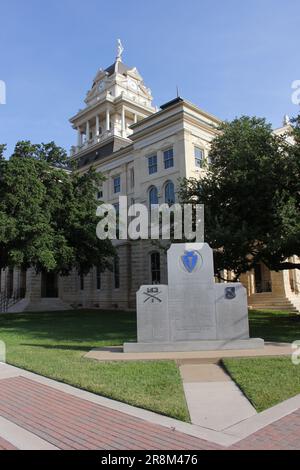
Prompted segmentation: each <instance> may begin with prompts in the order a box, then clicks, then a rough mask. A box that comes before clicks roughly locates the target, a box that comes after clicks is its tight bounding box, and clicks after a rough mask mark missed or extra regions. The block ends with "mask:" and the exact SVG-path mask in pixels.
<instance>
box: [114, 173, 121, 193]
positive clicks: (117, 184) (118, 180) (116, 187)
mask: <svg viewBox="0 0 300 470" xmlns="http://www.w3.org/2000/svg"><path fill="white" fill-rule="evenodd" d="M120 191H121V176H116V177H115V178H114V193H115V194H117V193H119V192H120Z"/></svg>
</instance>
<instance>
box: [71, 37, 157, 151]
mask: <svg viewBox="0 0 300 470" xmlns="http://www.w3.org/2000/svg"><path fill="white" fill-rule="evenodd" d="M123 51H124V48H123V46H122V43H121V41H120V40H118V48H117V57H116V60H115V62H114V63H113V64H112V65H110V66H109V67H108V68H106V69H104V70H103V69H100V70H99V71H98V72H97V74H96V76H95V78H94V80H93V83H92V87H91V89H90V90H89V91H88V92H87V95H86V98H85V108H84V109H83V110H79V112H78V113H77V114H76V115H75V116H74V117H72V118H71V120H70V122H71V123H72V125H73V128H74V129H76V130H77V134H78V137H77V145H76V146H74V147H72V150H71V156H72V157H73V158H76V159H77V158H78V159H80V158H82V156H83V155H86V154H87V153H88V154H90V153H91V152H93V151H94V150H96V149H98V148H99V147H102V146H103V145H104V144H108V143H111V142H112V143H113V145H112V146H111V150H112V151H115V150H117V149H118V148H120V147H124V146H126V145H128V144H129V143H130V135H131V134H132V130H131V129H130V126H131V125H132V124H136V123H137V122H139V121H140V120H142V119H144V118H146V117H148V116H150V115H151V114H153V113H154V112H155V111H156V109H155V108H154V107H153V106H152V101H153V98H152V94H151V90H150V89H149V88H147V87H146V85H145V84H144V81H143V78H142V77H141V75H140V73H139V72H138V70H137V68H136V67H129V66H128V65H126V64H124V63H123V60H122V54H123Z"/></svg>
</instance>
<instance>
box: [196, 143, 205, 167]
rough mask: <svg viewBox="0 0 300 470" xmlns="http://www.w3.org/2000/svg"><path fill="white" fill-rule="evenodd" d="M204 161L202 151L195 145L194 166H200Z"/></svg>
mask: <svg viewBox="0 0 300 470" xmlns="http://www.w3.org/2000/svg"><path fill="white" fill-rule="evenodd" d="M203 163H204V151H203V149H200V148H199V147H195V166H196V167H197V168H202V167H203Z"/></svg>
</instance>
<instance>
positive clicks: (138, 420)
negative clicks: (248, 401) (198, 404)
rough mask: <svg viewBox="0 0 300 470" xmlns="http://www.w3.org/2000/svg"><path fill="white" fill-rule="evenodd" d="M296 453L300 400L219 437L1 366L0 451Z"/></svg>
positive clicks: (212, 432)
mask: <svg viewBox="0 0 300 470" xmlns="http://www.w3.org/2000/svg"><path fill="white" fill-rule="evenodd" d="M12 448H18V449H53V450H54V449H85V450H88V449H105V450H117V449H122V450H129V449H134V450H138V449H144V450H151V449H154V450H204V449H216V450H217V449H220V450H221V449H300V396H297V397H294V398H292V399H290V400H288V401H286V402H284V403H283V404H281V405H278V406H276V407H274V408H273V409H270V410H268V411H266V412H264V413H260V414H258V415H256V416H251V417H250V418H247V419H244V420H243V421H242V422H241V423H238V424H236V425H234V426H229V427H228V428H227V429H226V430H223V431H222V432H217V431H213V430H208V429H206V428H204V427H201V426H194V425H191V424H187V423H181V422H179V421H176V420H174V419H171V418H167V417H163V416H160V415H157V414H155V413H151V412H148V411H145V410H140V409H137V408H135V407H131V406H129V405H126V404H122V403H119V402H115V401H113V400H109V399H106V398H103V397H99V396H97V395H94V394H91V393H88V392H85V391H82V390H78V389H76V388H74V387H71V386H68V385H65V384H61V383H59V382H56V381H53V380H50V379H47V378H44V377H40V376H38V375H35V374H32V373H29V372H26V371H23V370H21V369H17V368H15V367H11V366H8V365H4V364H0V449H12Z"/></svg>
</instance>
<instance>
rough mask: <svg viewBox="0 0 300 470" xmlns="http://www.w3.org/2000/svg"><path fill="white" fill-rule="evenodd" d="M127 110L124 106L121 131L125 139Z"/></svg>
mask: <svg viewBox="0 0 300 470" xmlns="http://www.w3.org/2000/svg"><path fill="white" fill-rule="evenodd" d="M125 125H126V123H125V108H124V106H122V114H121V130H122V137H125Z"/></svg>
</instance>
